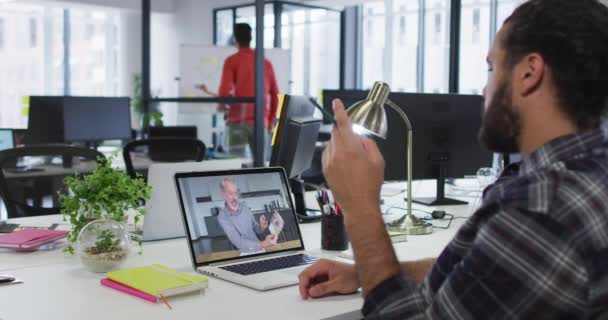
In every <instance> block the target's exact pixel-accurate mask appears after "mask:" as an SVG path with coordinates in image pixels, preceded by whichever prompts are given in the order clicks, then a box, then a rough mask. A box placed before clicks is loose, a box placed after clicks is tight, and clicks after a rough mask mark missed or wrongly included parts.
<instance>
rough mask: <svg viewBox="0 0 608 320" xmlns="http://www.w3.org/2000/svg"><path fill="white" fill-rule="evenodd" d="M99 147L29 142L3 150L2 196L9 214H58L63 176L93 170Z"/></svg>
mask: <svg viewBox="0 0 608 320" xmlns="http://www.w3.org/2000/svg"><path fill="white" fill-rule="evenodd" d="M98 158H105V157H104V155H103V154H102V153H100V152H99V151H97V150H93V149H88V148H82V147H75V146H68V145H61V144H48V145H29V146H25V147H18V148H13V149H7V150H3V151H0V197H1V198H2V200H3V202H4V205H5V206H6V210H7V213H8V218H18V217H29V216H40V215H49V214H59V213H60V204H59V202H58V193H59V192H64V191H65V187H64V184H63V179H64V178H65V177H67V176H70V175H73V174H75V173H79V174H87V173H92V172H93V170H95V168H96V167H97V159H98Z"/></svg>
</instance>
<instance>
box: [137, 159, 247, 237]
mask: <svg viewBox="0 0 608 320" xmlns="http://www.w3.org/2000/svg"><path fill="white" fill-rule="evenodd" d="M241 165H242V160H239V159H233V160H209V161H202V162H180V163H154V164H152V165H150V167H149V168H148V185H149V186H152V195H151V196H150V200H149V201H147V202H146V207H145V208H146V215H145V216H144V225H143V240H144V241H152V240H164V239H172V238H180V237H184V236H185V233H184V227H183V226H182V218H181V214H180V213H179V205H178V204H177V196H176V192H175V183H173V176H174V175H175V173H177V172H191V171H199V172H202V171H215V170H229V169H239V168H241ZM140 239H141V235H140Z"/></svg>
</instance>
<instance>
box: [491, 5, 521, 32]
mask: <svg viewBox="0 0 608 320" xmlns="http://www.w3.org/2000/svg"><path fill="white" fill-rule="evenodd" d="M522 3H524V0H498V8H497V10H496V11H497V17H496V23H497V27H496V30H500V27H502V24H503V23H504V22H505V20H506V19H507V18H508V17H509V16H510V15H511V13H513V11H515V9H516V8H517V7H518V6H519V5H520V4H522Z"/></svg>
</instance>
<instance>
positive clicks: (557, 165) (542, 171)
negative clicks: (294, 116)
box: [300, 0, 608, 319]
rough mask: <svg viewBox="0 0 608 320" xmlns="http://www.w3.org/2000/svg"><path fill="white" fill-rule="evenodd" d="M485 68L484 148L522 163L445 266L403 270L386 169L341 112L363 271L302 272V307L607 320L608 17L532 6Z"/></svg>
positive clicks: (330, 156) (348, 211) (350, 222)
mask: <svg viewBox="0 0 608 320" xmlns="http://www.w3.org/2000/svg"><path fill="white" fill-rule="evenodd" d="M488 67H489V70H488V71H489V74H488V83H487V85H486V88H485V90H484V96H485V103H484V115H483V121H482V127H481V130H480V134H479V137H480V141H481V142H482V143H483V144H485V145H486V147H488V148H489V149H491V150H493V151H496V152H501V153H513V152H519V153H521V154H522V155H523V161H522V162H521V164H516V165H512V166H508V167H507V168H505V170H504V171H503V173H502V175H501V177H500V178H499V179H498V180H497V182H496V183H495V184H493V185H492V186H491V187H489V188H487V189H486V190H485V191H484V195H483V203H482V205H481V207H480V208H479V209H478V210H477V211H476V212H475V214H474V215H473V216H472V217H471V218H470V219H469V220H468V221H467V222H466V223H465V224H464V225H463V227H462V228H461V229H460V230H459V231H458V233H457V234H456V236H455V238H454V239H453V240H452V241H451V242H450V244H449V245H448V246H447V247H446V248H445V250H444V251H443V252H442V253H441V255H440V256H439V257H438V258H437V260H425V261H417V262H409V263H403V264H401V265H400V264H399V263H398V262H397V259H396V257H395V254H394V252H393V248H392V245H391V242H390V240H389V239H388V236H387V234H386V229H385V226H384V224H383V221H382V217H381V213H380V208H379V207H380V206H379V203H380V195H379V194H380V187H381V184H382V175H383V172H384V170H383V168H384V161H383V159H382V156H381V155H380V153H379V152H378V149H377V147H376V145H375V144H374V143H373V142H372V141H371V140H369V139H366V138H362V137H358V136H356V135H354V133H353V131H352V129H351V124H350V121H349V119H348V117H347V115H346V113H345V112H344V107H343V105H342V104H341V103H340V102H339V101H336V102H335V103H334V109H335V113H336V118H337V125H336V128H335V129H334V131H333V134H332V140H331V141H330V143H329V145H328V147H327V149H326V151H325V153H324V156H323V166H324V172H325V175H326V178H327V180H328V182H329V184H330V186H331V188H332V192H333V194H334V196H335V198H336V199H337V201H339V202H340V204H341V205H342V206H343V208H344V211H345V216H346V225H347V229H348V232H349V235H350V237H351V242H352V246H353V251H354V254H355V261H356V264H355V266H350V265H346V264H341V263H338V262H332V261H327V260H324V261H321V262H318V263H317V264H315V265H313V266H311V267H309V268H308V269H306V270H305V271H304V272H302V274H301V275H300V294H301V295H302V297H303V298H304V299H306V298H308V297H313V298H318V297H322V296H325V295H328V294H334V293H342V294H344V293H352V292H355V291H356V290H357V289H358V288H359V287H361V288H362V289H363V295H364V297H365V304H364V306H363V314H364V315H365V316H366V318H370V319H405V318H414V319H427V318H428V319H475V318H477V319H503V318H522V319H540V318H548V319H573V318H607V319H608V124H602V123H601V122H602V121H601V118H602V116H603V115H604V113H605V112H606V109H607V103H608V100H607V98H608V8H606V6H604V5H603V4H601V3H600V2H599V1H598V0H576V1H573V0H530V1H528V2H526V3H524V4H523V5H522V6H520V7H519V8H518V9H516V10H515V12H514V13H513V14H512V16H511V17H510V18H508V19H507V21H506V22H505V24H504V26H503V27H502V29H501V30H500V32H499V33H498V35H497V37H496V40H495V43H494V44H493V46H492V48H491V49H490V52H489V54H488ZM471 143H473V142H471Z"/></svg>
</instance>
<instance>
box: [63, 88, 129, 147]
mask: <svg viewBox="0 0 608 320" xmlns="http://www.w3.org/2000/svg"><path fill="white" fill-rule="evenodd" d="M129 101H130V100H129V98H115V97H65V98H64V101H63V108H64V109H63V126H64V130H65V131H64V134H65V136H64V137H65V141H66V142H97V141H103V140H117V139H120V140H126V139H131V109H130V104H129Z"/></svg>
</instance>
